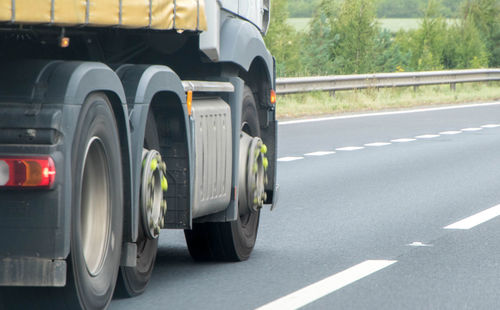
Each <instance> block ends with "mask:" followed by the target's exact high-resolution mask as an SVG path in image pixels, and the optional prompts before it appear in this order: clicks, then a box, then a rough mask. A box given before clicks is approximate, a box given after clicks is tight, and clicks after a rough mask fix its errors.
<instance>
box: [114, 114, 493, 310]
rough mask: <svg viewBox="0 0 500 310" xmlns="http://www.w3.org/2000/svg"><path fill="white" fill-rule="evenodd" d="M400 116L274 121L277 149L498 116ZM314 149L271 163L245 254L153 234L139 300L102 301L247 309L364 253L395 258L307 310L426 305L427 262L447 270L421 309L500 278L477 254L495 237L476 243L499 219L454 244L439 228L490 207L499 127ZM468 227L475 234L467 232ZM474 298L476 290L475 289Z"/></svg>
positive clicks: (457, 126)
mask: <svg viewBox="0 0 500 310" xmlns="http://www.w3.org/2000/svg"><path fill="white" fill-rule="evenodd" d="M465 110H467V111H465ZM464 112H466V113H464ZM436 113H437V114H438V115H434V114H436ZM462 113H463V114H462ZM467 115H469V117H467ZM398 117H401V115H398ZM398 117H395V116H380V117H373V118H364V119H362V120H363V122H365V121H366V122H367V123H366V124H364V123H363V122H361V123H360V120H361V119H351V120H347V119H345V120H333V121H325V122H317V123H314V126H311V125H312V124H296V125H286V126H280V153H279V156H280V157H287V156H288V157H291V156H298V157H304V154H309V155H310V153H315V152H320V151H321V152H334V151H335V148H340V147H345V146H364V144H369V143H376V142H384V141H390V140H391V139H401V138H411V137H415V136H418V135H422V134H439V132H442V131H451V130H455V131H456V130H461V129H462V128H476V127H480V126H483V125H487V124H496V123H499V122H500V107H499V106H490V107H483V108H481V107H478V108H474V109H461V110H460V111H456V110H446V111H435V112H426V113H417V114H411V116H410V115H405V116H404V118H405V119H404V120H401V119H399V118H398ZM380 118H381V119H380ZM339 122H340V123H341V124H338V123H339ZM483 128H484V127H483ZM321 155H322V156H305V157H304V158H303V159H301V160H296V161H289V162H280V163H279V176H278V177H279V182H280V184H281V190H282V191H281V195H280V197H281V201H280V203H279V205H278V207H277V209H276V210H275V211H273V212H269V211H268V210H265V211H263V214H262V217H261V229H260V232H259V237H258V241H257V245H256V248H255V251H254V253H253V255H252V257H251V259H250V260H249V261H247V262H243V263H237V264H227V263H203V264H200V263H194V262H192V261H191V260H190V258H189V254H188V253H187V249H186V246H185V244H184V241H183V237H182V233H181V232H177V231H163V235H162V238H161V242H160V250H159V257H158V259H157V266H156V268H155V274H154V276H153V280H152V283H151V284H150V286H149V288H148V290H147V291H146V293H145V294H144V295H142V296H139V297H137V298H132V299H123V300H115V301H113V303H112V305H111V309H136V308H138V307H141V308H143V307H144V308H149V309H193V308H203V309H234V308H238V309H255V308H257V307H259V306H262V305H265V304H267V303H269V302H272V301H274V300H277V299H279V298H281V297H283V296H286V295H288V294H290V293H292V292H295V291H297V290H300V289H302V288H304V287H306V286H308V285H310V284H313V283H316V282H318V281H320V280H322V279H324V278H326V277H328V276H331V275H334V274H337V273H339V272H342V271H344V270H346V269H348V268H350V267H352V266H354V265H356V264H359V263H361V262H364V261H367V260H398V263H397V264H395V265H394V266H391V267H389V268H387V269H384V270H382V271H380V272H377V273H376V274H373V275H370V276H369V277H367V278H364V279H361V280H359V281H357V282H355V283H353V284H351V285H349V286H346V287H344V288H342V289H339V290H338V291H336V292H334V293H332V294H330V295H327V296H325V297H323V298H320V299H319V300H318V301H316V302H314V303H312V304H310V305H309V306H308V307H309V308H311V309H327V308H329V309H330V308H332V307H335V308H338V309H346V308H349V309H357V308H360V309H364V308H367V309H369V308H374V307H370V305H373V306H375V308H377V307H376V306H382V308H388V309H391V308H394V309H400V308H414V309H418V308H426V307H425V306H428V305H429V303H428V302H427V300H425V298H426V296H421V297H420V298H418V296H415V295H414V294H420V293H421V292H426V293H429V291H430V289H429V288H428V287H426V284H427V283H426V281H425V280H426V279H429V277H430V278H432V271H434V269H433V268H434V267H435V266H434V263H435V262H438V263H439V264H440V266H448V265H449V266H451V267H450V268H448V269H447V268H443V270H440V271H439V273H438V274H439V277H440V278H439V279H442V280H439V279H437V280H436V279H434V280H436V281H435V285H436V288H435V289H436V291H443V292H446V293H442V295H440V294H438V293H435V294H434V295H433V298H432V301H433V304H432V305H433V307H431V308H442V307H444V308H446V307H447V306H448V305H454V306H457V305H458V306H459V307H457V308H462V307H460V305H461V304H460V303H459V302H463V301H464V297H463V295H461V296H455V297H456V300H457V303H453V302H450V298H452V297H453V294H454V293H453V292H456V294H463V293H464V292H467V291H468V290H473V289H474V287H481V288H484V285H483V284H481V283H480V282H481V281H482V280H483V279H486V280H487V283H488V284H489V285H496V288H497V290H496V291H498V289H500V277H497V278H494V277H493V276H492V273H493V274H498V275H500V264H497V265H495V262H496V260H495V259H493V258H491V257H490V256H487V255H493V254H494V253H498V252H499V251H500V244H498V243H495V242H493V240H494V239H492V238H491V237H489V238H486V237H485V239H481V237H484V236H489V235H488V233H491V234H492V235H496V236H498V233H499V231H498V230H499V229H498V228H496V227H497V226H495V225H494V224H495V223H497V224H498V219H492V220H491V221H490V222H487V223H484V224H482V225H480V226H478V227H477V228H474V229H472V230H471V231H468V232H469V233H471V234H469V235H465V237H466V238H464V239H463V240H464V242H467V240H468V239H467V238H470V239H473V240H475V241H476V242H475V243H474V244H467V245H466V246H464V244H462V242H461V241H460V240H462V239H460V236H464V235H463V232H458V233H457V232H456V231H451V230H445V229H443V228H444V227H445V226H446V225H449V224H450V223H454V222H457V221H459V220H462V219H464V218H466V217H468V216H471V215H474V214H476V213H478V212H481V211H484V210H485V209H487V208H490V207H492V206H495V205H497V204H499V203H500V190H499V189H500V128H498V127H492V128H485V129H484V130H481V131H476V132H463V133H461V134H456V135H440V136H439V137H436V138H433V139H428V140H427V139H426V140H416V141H413V142H411V143H393V144H391V145H387V146H384V147H365V148H364V149H360V150H355V151H349V152H346V151H344V152H342V151H337V152H336V153H329V154H321ZM485 227H487V228H489V230H488V229H487V228H485ZM478 231H481V232H482V235H481V236H476V235H475V234H476V232H478ZM475 238H477V240H476V239H475ZM485 242H488V243H487V244H485ZM410 244H412V245H413V246H409V245H410ZM422 245H431V246H422ZM466 249H468V250H473V251H475V252H476V253H481V254H484V255H486V256H484V255H478V256H475V255H474V253H469V252H467V251H466ZM422 253H424V254H422ZM497 256H498V255H497ZM447 264H448V265H447ZM471 264H479V265H481V264H484V265H485V266H488V268H486V269H484V270H483V269H481V268H479V269H478V268H475V267H474V266H472V265H471ZM469 265H470V266H469ZM463 268H465V269H467V268H471V269H474V270H476V271H477V274H474V275H472V274H470V273H468V272H465V273H464V274H465V275H469V276H470V277H471V281H469V282H467V281H462V280H463V278H462V277H463V276H464V274H461V273H460V271H461V270H462V269H463ZM449 270H453V272H447V271H449ZM483 273H484V274H483ZM421 274H423V275H424V276H423V278H421V277H420V275H421ZM457 277H458V280H459V281H458V283H460V287H456V288H454V290H453V291H452V292H450V293H448V292H447V291H446V290H447V286H446V285H445V284H446V283H448V284H449V283H453V281H455V280H457V279H456V278H457ZM397 279H400V280H399V281H397ZM408 279H410V280H411V281H410V282H408V281H409V280H408ZM495 279H496V281H495ZM441 285H442V286H441ZM485 291H486V292H487V294H486V295H485V296H486V299H487V300H486V301H477V303H476V304H477V305H491V304H494V302H495V301H496V299H497V297H496V296H493V295H492V294H490V293H491V292H493V291H494V290H493V289H489V290H485ZM472 295H473V296H474V297H475V298H479V293H477V294H476V293H475V294H472ZM439 296H443V297H444V298H442V299H440V298H439ZM387 298H396V300H394V301H392V302H388V301H387V300H386V299H387ZM402 305H404V306H403V307H402ZM385 306H386V307H385ZM420 306H422V307H420Z"/></svg>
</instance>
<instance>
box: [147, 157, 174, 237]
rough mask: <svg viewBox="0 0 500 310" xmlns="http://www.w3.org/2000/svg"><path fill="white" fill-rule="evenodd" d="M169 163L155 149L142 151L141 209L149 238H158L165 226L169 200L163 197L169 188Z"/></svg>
mask: <svg viewBox="0 0 500 310" xmlns="http://www.w3.org/2000/svg"><path fill="white" fill-rule="evenodd" d="M166 173H167V165H166V164H165V162H163V161H162V159H161V155H160V153H158V151H155V150H146V149H144V150H143V151H142V174H141V175H142V179H141V198H140V199H141V200H140V209H141V215H142V216H141V217H142V225H143V228H144V232H145V234H146V236H147V237H148V238H149V239H156V238H158V236H159V235H160V229H161V228H164V226H165V216H166V212H167V201H166V200H165V199H164V198H163V195H164V193H165V192H166V191H167V189H168V183H167V178H166Z"/></svg>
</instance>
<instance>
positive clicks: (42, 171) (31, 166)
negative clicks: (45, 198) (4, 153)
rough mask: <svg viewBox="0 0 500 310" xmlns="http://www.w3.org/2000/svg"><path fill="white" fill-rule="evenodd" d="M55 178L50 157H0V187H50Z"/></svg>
mask: <svg viewBox="0 0 500 310" xmlns="http://www.w3.org/2000/svg"><path fill="white" fill-rule="evenodd" d="M55 178H56V167H55V165H54V161H53V160H52V158H51V157H20V158H11V157H9V158H0V188H2V187H9V188H38V187H44V188H50V187H52V185H53V184H54V180H55Z"/></svg>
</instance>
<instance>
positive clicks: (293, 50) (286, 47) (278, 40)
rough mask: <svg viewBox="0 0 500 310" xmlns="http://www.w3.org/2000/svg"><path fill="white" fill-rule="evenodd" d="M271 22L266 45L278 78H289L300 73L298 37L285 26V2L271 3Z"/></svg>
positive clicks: (275, 1)
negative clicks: (274, 60)
mask: <svg viewBox="0 0 500 310" xmlns="http://www.w3.org/2000/svg"><path fill="white" fill-rule="evenodd" d="M271 3H272V7H271V11H272V12H273V13H272V20H271V24H270V26H269V30H268V34H267V36H266V37H265V41H266V45H267V47H268V48H269V50H270V52H271V53H272V54H273V56H274V57H275V58H276V64H277V68H276V71H277V74H278V76H290V75H293V74H294V73H296V72H300V71H301V66H302V64H301V62H302V61H301V59H300V40H301V39H300V37H299V34H298V33H297V32H296V31H295V29H294V28H293V27H292V26H290V25H288V24H287V22H286V21H287V19H288V10H287V0H273V1H271Z"/></svg>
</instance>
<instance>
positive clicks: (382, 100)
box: [276, 82, 500, 120]
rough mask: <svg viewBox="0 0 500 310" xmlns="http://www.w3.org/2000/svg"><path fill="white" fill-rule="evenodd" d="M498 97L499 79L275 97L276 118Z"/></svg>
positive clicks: (484, 99)
mask: <svg viewBox="0 0 500 310" xmlns="http://www.w3.org/2000/svg"><path fill="white" fill-rule="evenodd" d="M493 100H500V82H488V83H470V84H457V87H456V91H452V90H451V89H450V86H449V85H438V86H421V87H419V88H418V89H417V90H416V91H414V90H413V87H405V88H387V89H380V90H377V89H366V90H358V91H339V92H336V93H335V96H331V95H330V94H329V93H328V92H315V93H307V94H294V95H283V96H279V97H278V103H277V107H276V109H277V117H278V119H281V120H283V119H292V118H300V117H308V116H320V115H330V114H331V115H335V114H343V113H353V112H369V111H380V110H397V109H402V108H410V107H418V106H431V105H444V104H460V103H467V102H481V101H493Z"/></svg>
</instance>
